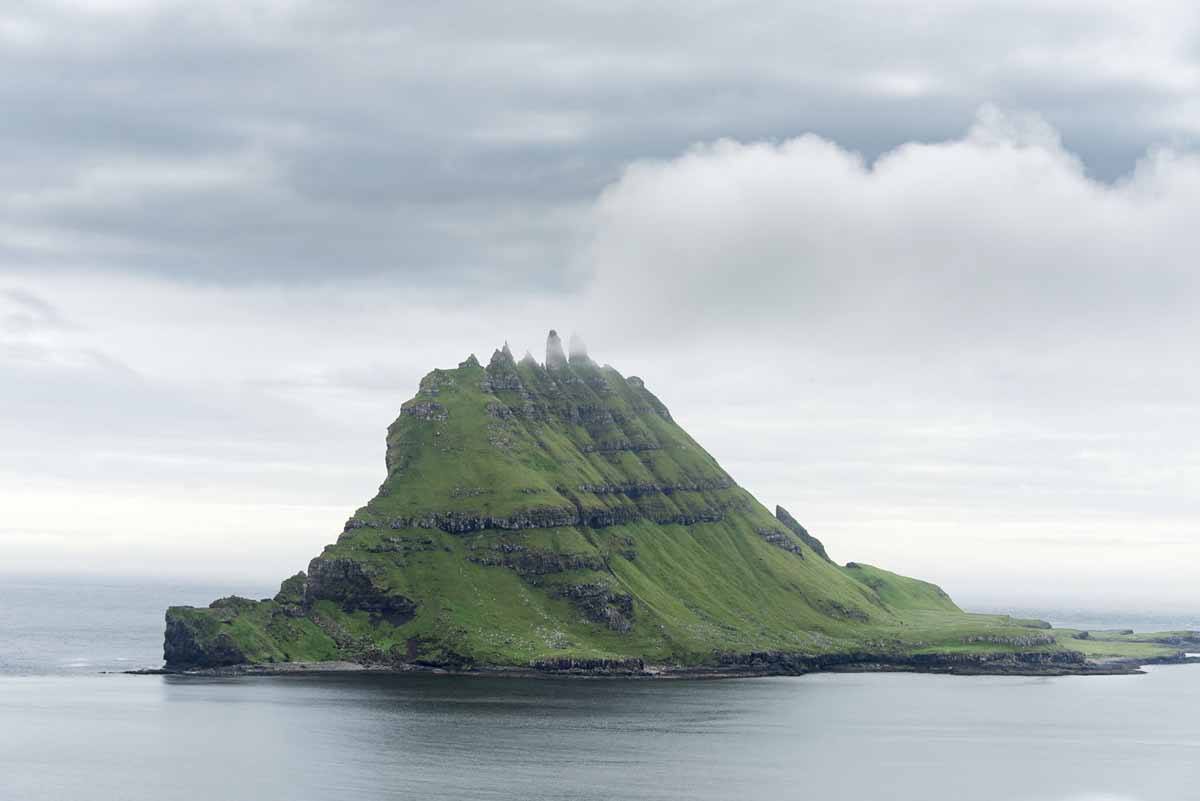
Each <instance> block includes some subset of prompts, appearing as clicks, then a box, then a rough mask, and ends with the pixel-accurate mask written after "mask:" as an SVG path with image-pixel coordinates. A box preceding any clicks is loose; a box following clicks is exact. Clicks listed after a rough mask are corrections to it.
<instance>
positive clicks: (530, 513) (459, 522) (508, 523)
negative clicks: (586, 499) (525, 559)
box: [388, 506, 579, 534]
mask: <svg viewBox="0 0 1200 801" xmlns="http://www.w3.org/2000/svg"><path fill="white" fill-rule="evenodd" d="M578 523H579V514H578V513H577V512H576V511H575V510H574V509H565V508H563V507H552V506H551V507H535V508H533V509H527V510H525V511H522V512H517V513H516V514H513V515H510V516H508V517H493V516H491V515H478V514H472V513H470V512H438V513H432V514H428V515H425V516H423V517H398V518H396V519H394V520H391V521H390V522H389V523H388V525H389V526H390V527H391V528H395V529H404V528H436V529H440V530H442V531H445V532H447V533H450V534H471V533H473V532H476V531H483V530H485V529H496V528H498V529H505V530H509V531H521V530H523V529H530V528H558V527H563V526H574V525H578Z"/></svg>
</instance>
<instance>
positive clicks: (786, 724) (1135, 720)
mask: <svg viewBox="0 0 1200 801" xmlns="http://www.w3.org/2000/svg"><path fill="white" fill-rule="evenodd" d="M232 589H236V590H237V591H239V592H241V593H243V594H248V595H251V596H254V597H257V596H261V595H266V594H269V590H268V589H267V588H255V587H249V588H240V587H239V588H230V587H212V586H198V585H174V584H164V583H152V582H145V583H137V582H132V583H131V582H128V581H124V582H122V581H113V582H90V583H89V582H80V581H76V582H65V583H64V582H62V581H61V580H51V581H41V582H39V581H34V580H26V581H24V582H23V583H22V582H0V800H2V801H10V799H11V801H59V800H60V799H61V800H62V801H77V800H78V799H100V800H102V801H103V800H105V799H113V800H114V801H117V800H120V801H126V800H128V801H212V800H213V799H221V801H241V800H242V799H245V800H246V801H250V800H251V799H254V800H255V801H258V800H259V799H263V800H269V799H289V801H293V800H294V801H307V800H308V799H312V800H313V801H317V799H320V800H321V801H326V799H331V798H354V799H362V800H363V801H374V799H409V798H423V799H435V800H437V799H447V800H449V799H468V800H469V799H480V800H481V801H482V800H484V799H486V800H487V801H523V800H525V799H535V800H537V799H546V800H547V801H549V799H555V800H556V801H557V800H558V799H580V800H581V801H583V800H585V799H611V798H620V799H622V800H623V801H665V800H666V799H678V800H679V801H683V800H684V799H687V800H688V801H718V799H719V800H720V801H728V800H729V799H736V800H738V801H757V799H771V801H776V800H777V799H830V800H833V801H839V800H842V799H845V800H846V801H849V800H850V799H855V800H856V801H859V800H866V799H870V800H872V801H873V800H874V799H894V800H895V801H943V800H944V801H1113V800H1121V799H1136V800H1137V801H1187V800H1189V799H1200V668H1197V667H1195V666H1164V667H1159V668H1154V669H1152V670H1151V672H1150V673H1149V674H1148V675H1145V676H1106V677H1061V678H1019V677H949V676H921V675H907V674H867V675H863V674H859V675H814V676H802V677H797V678H767V679H741V680H735V681H697V680H689V681H622V680H600V679H597V680H564V679H557V680H554V679H545V680H527V679H497V678H455V677H445V676H428V675H420V676H391V677H383V676H351V675H343V676H325V677H318V676H282V677H254V678H241V679H198V678H182V677H164V676H127V675H120V674H108V675H101V674H99V673H98V671H100V670H104V669H118V670H119V669H123V668H127V667H130V666H138V665H156V664H159V663H160V661H161V638H162V613H163V608H164V607H165V606H166V605H167V604H168V603H181V602H182V603H196V604H202V603H205V602H207V601H208V600H211V599H212V598H214V597H217V596H219V595H224V594H228V593H229V592H230V591H231V590H232ZM1049 617H1050V618H1051V619H1052V620H1053V619H1055V618H1054V617H1053V616H1049Z"/></svg>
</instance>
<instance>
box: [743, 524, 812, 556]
mask: <svg viewBox="0 0 1200 801" xmlns="http://www.w3.org/2000/svg"><path fill="white" fill-rule="evenodd" d="M754 531H755V532H756V533H757V534H758V536H760V537H762V538H763V539H764V540H765V541H767V542H769V543H771V544H772V545H774V546H775V547H776V548H782V549H783V550H785V551H787V552H788V553H794V554H796V556H799V557H800V558H801V559H803V558H804V549H803V548H801V547H800V546H799V545H797V544H796V543H795V542H793V541H792V538H791V537H789V536H788V535H787V534H785V533H783V532H782V531H779V530H777V529H773V528H756V529H754Z"/></svg>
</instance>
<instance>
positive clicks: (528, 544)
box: [164, 331, 1082, 672]
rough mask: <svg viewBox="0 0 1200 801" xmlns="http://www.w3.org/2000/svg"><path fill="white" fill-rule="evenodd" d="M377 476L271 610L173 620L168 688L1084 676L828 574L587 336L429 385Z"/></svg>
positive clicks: (903, 591)
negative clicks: (324, 668) (309, 677)
mask: <svg viewBox="0 0 1200 801" xmlns="http://www.w3.org/2000/svg"><path fill="white" fill-rule="evenodd" d="M385 468H386V476H385V478H384V481H383V483H382V485H381V486H380V488H379V491H378V493H377V494H376V495H375V497H374V498H373V499H372V500H371V501H370V502H369V503H367V504H366V505H365V506H363V507H362V508H360V509H358V510H357V511H355V512H354V514H353V515H351V516H350V518H349V519H348V520H347V522H346V524H345V527H344V530H343V531H342V532H341V535H340V536H339V537H338V538H337V541H336V543H334V544H331V545H329V546H327V547H326V548H325V550H324V551H323V552H322V553H321V554H320V555H318V556H317V557H316V558H314V559H313V560H312V561H311V562H310V563H309V565H308V567H307V570H306V571H304V572H301V573H297V574H296V575H294V576H292V577H291V578H289V579H287V580H286V581H284V582H283V584H282V586H281V588H280V591H279V593H278V594H277V595H276V596H275V597H274V598H270V599H264V600H261V601H251V600H247V599H241V598H226V599H222V600H220V601H216V602H214V603H213V604H212V605H211V606H210V607H208V608H190V607H172V608H171V609H169V610H168V612H167V627H166V643H165V648H164V657H165V660H166V664H167V667H168V668H169V669H181V670H186V669H211V668H220V667H223V666H229V665H240V664H257V665H263V664H279V663H285V662H296V661H304V662H329V661H349V662H353V663H355V664H358V665H364V666H372V665H375V666H387V667H391V668H397V669H407V668H414V667H441V668H453V669H473V668H474V669H478V668H489V667H490V668H525V669H535V670H541V671H554V670H567V671H571V672H576V671H579V670H595V671H599V672H614V671H615V672H630V671H632V672H641V671H643V670H648V669H649V668H647V666H658V668H656V669H675V670H678V669H696V670H717V671H721V670H732V671H734V672H738V671H745V670H748V669H752V667H753V666H755V665H758V666H760V667H762V666H765V668H763V669H764V670H765V671H766V672H789V671H790V672H794V671H797V670H799V669H801V668H802V667H805V666H809V667H811V666H813V665H821V664H826V663H828V664H831V665H833V664H846V663H848V662H854V663H864V662H869V661H870V660H871V659H876V660H883V661H885V662H887V663H888V664H894V665H900V664H906V665H910V666H920V665H922V664H926V663H932V662H938V660H939V659H940V658H941V656H947V655H949V656H947V659H949V660H950V662H948V663H947V664H949V663H954V664H964V665H969V664H977V663H978V660H976V661H974V662H973V661H972V660H974V659H975V657H971V656H963V654H964V653H965V654H991V655H993V656H988V657H987V659H984V661H985V662H987V661H988V660H991V662H989V663H990V664H999V663H1005V664H1007V663H1012V664H1034V663H1037V664H1043V663H1044V664H1053V665H1055V666H1058V667H1061V666H1067V667H1069V666H1070V665H1072V664H1075V662H1076V661H1078V660H1080V659H1082V657H1081V656H1079V655H1078V654H1076V653H1075V652H1067V651H1066V650H1065V649H1063V648H1062V647H1061V646H1060V645H1059V644H1058V643H1057V642H1056V641H1055V640H1054V638H1043V639H1037V638H1035V637H1031V636H1030V631H1029V629H1028V627H1027V626H1025V625H1023V624H1020V623H1015V622H1013V621H1010V620H1008V619H1007V618H1002V617H1001V618H997V617H986V616H971V615H966V614H964V613H963V612H961V611H960V610H959V609H958V607H957V606H955V605H954V603H953V602H952V601H951V600H950V598H949V597H948V596H947V595H946V594H945V593H944V592H942V591H941V590H940V589H939V588H937V587H935V586H934V585H931V584H928V583H925V582H921V581H917V580H915V579H908V578H905V577H902V576H897V575H895V574H893V573H888V572H887V571H883V570H879V569H878V568H873V567H870V566H868V565H860V564H854V563H851V564H850V565H848V566H846V567H840V566H838V565H837V564H835V563H834V562H833V561H832V560H831V559H830V557H829V555H828V554H827V553H826V550H825V547H824V545H822V543H821V542H820V541H819V540H817V539H816V538H815V537H814V536H812V535H811V534H810V533H809V532H808V531H807V530H806V529H805V528H804V527H803V526H802V525H801V524H800V523H799V522H797V521H796V519H795V518H793V517H792V516H791V515H790V514H789V513H788V512H787V511H786V510H784V509H783V508H782V507H777V508H776V512H775V514H771V513H770V512H769V511H767V509H766V508H764V507H763V506H762V505H761V504H760V503H759V502H758V501H757V500H756V499H755V498H754V497H752V496H751V495H750V494H749V493H748V492H746V491H745V490H744V489H742V488H741V487H739V486H738V485H737V483H736V482H735V481H734V480H733V478H732V477H731V476H730V475H729V474H727V473H726V472H725V471H724V470H723V469H721V467H720V465H719V464H717V462H716V460H714V459H713V458H712V456H711V455H709V454H708V453H707V452H706V451H705V450H704V449H703V448H702V447H700V445H699V444H698V443H696V442H695V441H694V440H693V439H692V438H691V437H690V436H689V435H688V434H687V433H686V432H685V431H684V430H683V429H682V428H681V427H680V426H679V425H678V424H677V423H676V422H675V420H674V419H673V417H672V416H671V414H670V412H669V411H668V410H667V407H666V406H665V405H664V404H663V403H662V401H660V400H659V399H658V398H657V397H656V396H655V395H654V394H653V393H652V392H651V391H650V390H649V389H648V388H647V386H646V383H645V382H644V381H642V380H641V379H639V378H635V377H630V378H625V377H623V376H622V375H621V374H620V373H619V372H617V370H615V369H613V368H612V367H609V366H607V365H604V366H600V365H599V364H597V363H596V362H595V361H593V359H592V358H591V357H590V356H589V355H588V353H587V350H586V348H585V346H584V345H583V342H582V340H580V339H579V338H578V337H572V340H571V344H570V347H569V353H568V352H564V350H563V346H562V342H561V340H560V338H559V337H558V335H557V333H555V332H554V331H551V332H550V336H549V337H548V339H547V343H546V360H545V363H544V364H539V363H537V362H536V361H535V360H534V359H533V358H532V357H531V356H529V355H526V356H525V357H524V358H523V359H521V360H520V361H519V362H518V361H516V360H514V358H513V355H512V352H511V351H510V349H509V347H508V345H507V344H506V345H505V346H504V347H503V348H500V349H498V350H496V351H495V352H494V353H493V354H492V355H491V358H490V359H489V361H488V363H487V364H486V366H485V365H483V364H481V363H480V362H479V360H477V359H476V358H475V357H474V356H471V357H469V358H467V359H466V360H464V361H463V362H462V363H460V364H459V365H458V367H457V368H454V369H445V370H434V371H433V372H431V373H429V374H428V375H427V376H425V378H424V379H422V381H421V383H420V387H419V389H418V391H417V394H416V396H415V397H413V398H412V399H411V400H409V401H407V402H405V403H404V404H403V405H402V406H401V408H400V414H399V416H398V417H397V418H396V420H395V422H393V423H392V424H391V426H389V427H388V430H387V440H386V455H385ZM1035 640H1036V641H1035ZM997 654H998V655H999V657H996V656H995V655H997ZM1018 654H1019V656H1018ZM939 655H941V656H939ZM1005 660H1007V662H1006V661H1005Z"/></svg>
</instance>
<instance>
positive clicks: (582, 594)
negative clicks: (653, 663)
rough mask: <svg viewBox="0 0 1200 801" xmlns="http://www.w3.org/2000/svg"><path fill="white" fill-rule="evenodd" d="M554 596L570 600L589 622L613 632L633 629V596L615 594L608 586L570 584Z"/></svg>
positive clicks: (558, 589)
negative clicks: (601, 624) (606, 627)
mask: <svg viewBox="0 0 1200 801" xmlns="http://www.w3.org/2000/svg"><path fill="white" fill-rule="evenodd" d="M554 594H555V596H556V597H559V598H566V599H567V600H569V601H570V602H571V603H572V604H574V605H575V608H576V609H578V610H579V611H580V612H583V614H584V617H586V618H587V619H588V620H591V621H594V622H596V623H603V624H605V625H606V626H608V627H609V628H610V629H612V630H613V631H619V632H622V633H624V632H627V631H629V630H630V629H632V628H633V596H631V595H627V594H625V593H616V592H613V591H612V588H611V587H609V586H608V585H607V584H568V585H565V586H562V587H557V588H556V589H555V590H554Z"/></svg>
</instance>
